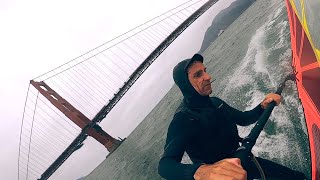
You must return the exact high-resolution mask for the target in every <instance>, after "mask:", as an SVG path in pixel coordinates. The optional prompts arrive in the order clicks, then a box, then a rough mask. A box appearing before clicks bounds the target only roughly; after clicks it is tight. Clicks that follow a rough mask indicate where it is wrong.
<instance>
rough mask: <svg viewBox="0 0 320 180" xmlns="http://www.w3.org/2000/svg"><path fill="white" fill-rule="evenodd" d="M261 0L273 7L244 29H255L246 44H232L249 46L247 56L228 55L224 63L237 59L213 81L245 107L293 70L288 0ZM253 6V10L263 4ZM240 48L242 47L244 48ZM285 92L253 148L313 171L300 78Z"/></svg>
mask: <svg viewBox="0 0 320 180" xmlns="http://www.w3.org/2000/svg"><path fill="white" fill-rule="evenodd" d="M257 3H260V2H257ZM260 4H261V6H260V7H263V5H266V4H268V6H269V7H270V8H268V9H267V11H266V12H265V14H266V15H265V17H261V18H260V20H261V21H262V22H263V23H259V25H254V26H256V28H255V29H256V30H254V31H253V30H252V29H251V30H249V29H248V30H244V31H243V32H244V33H249V32H248V31H251V32H252V33H251V34H252V36H251V37H250V38H249V43H248V46H247V48H245V49H240V50H239V49H238V48H237V46H233V48H234V51H243V50H245V54H244V56H243V57H234V58H232V57H231V58H228V59H225V60H226V61H227V60H228V61H227V62H225V63H233V65H231V66H229V67H230V68H224V69H221V71H223V72H221V73H219V74H223V77H220V76H219V77H216V78H217V79H219V80H217V81H216V82H214V84H213V86H215V85H216V89H215V92H216V93H215V94H216V95H217V96H219V97H221V98H222V99H224V100H226V101H227V102H228V103H229V104H231V105H233V106H234V107H237V108H238V109H242V110H250V109H252V108H254V107H255V106H256V105H257V104H258V103H260V102H261V100H262V99H263V97H264V95H265V94H267V93H270V92H275V90H276V87H277V85H278V84H279V83H280V82H281V81H282V80H283V79H284V77H285V76H286V75H288V74H290V73H291V72H292V69H291V49H290V48H291V45H290V34H289V32H290V30H289V22H288V19H287V11H286V7H285V5H284V3H282V2H278V1H276V0H273V1H269V2H268V3H260ZM251 10H252V11H253V12H254V11H255V10H259V8H257V9H251ZM253 12H252V13H248V16H247V18H241V19H239V20H238V22H237V23H239V24H246V22H244V21H247V19H248V18H249V19H250V18H255V17H254V15H255V14H256V13H253ZM241 21H243V22H241ZM252 23H254V22H252ZM228 31H229V32H231V31H234V32H235V31H237V27H236V26H232V27H230V29H228ZM221 38H223V37H221ZM212 53H216V54H215V57H216V56H218V54H219V51H210V50H208V51H207V52H206V54H207V55H208V56H210V55H211V54H212ZM241 53H243V52H239V54H241ZM230 60H231V61H230ZM239 60H240V61H239ZM208 64H210V63H208ZM213 74H214V71H213ZM282 95H283V101H282V104H281V105H280V106H278V107H276V108H275V109H274V112H273V113H272V116H271V117H270V119H269V122H268V123H267V124H266V127H265V129H264V131H263V132H262V134H261V135H260V137H259V139H258V141H257V145H256V146H255V147H254V149H253V152H254V154H255V155H257V156H261V157H265V158H268V159H273V160H274V161H277V162H279V163H281V164H283V165H286V166H289V167H291V168H293V169H296V170H300V171H303V172H304V173H305V174H309V171H310V158H309V157H310V155H309V143H308V140H307V130H306V125H305V119H304V116H303V109H302V106H301V103H300V101H299V99H298V96H297V90H296V86H295V83H294V82H289V83H288V85H287V87H286V89H285V90H284V92H283V94H282ZM251 128H252V126H250V127H248V128H241V127H240V128H239V131H240V134H241V135H242V136H245V135H247V134H248V133H249V132H250V129H251Z"/></svg>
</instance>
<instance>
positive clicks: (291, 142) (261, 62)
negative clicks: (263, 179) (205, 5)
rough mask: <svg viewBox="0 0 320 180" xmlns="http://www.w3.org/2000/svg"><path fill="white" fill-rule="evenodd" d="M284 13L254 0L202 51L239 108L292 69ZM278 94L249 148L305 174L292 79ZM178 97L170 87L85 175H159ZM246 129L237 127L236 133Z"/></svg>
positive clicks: (304, 143) (218, 88)
mask: <svg viewBox="0 0 320 180" xmlns="http://www.w3.org/2000/svg"><path fill="white" fill-rule="evenodd" d="M286 13H287V12H286V9H285V5H284V2H282V1H278V0H272V1H263V0H260V1H257V2H255V3H254V4H253V5H252V6H251V7H250V8H249V9H248V10H247V11H246V12H245V13H244V14H242V15H241V17H239V18H238V19H237V20H236V21H235V22H234V23H233V24H232V25H231V26H230V27H229V28H227V29H226V30H225V31H224V33H222V34H221V35H220V36H219V37H218V38H217V39H216V41H215V42H214V43H213V44H212V45H211V46H210V47H209V48H208V49H207V50H206V51H205V52H204V53H203V55H204V57H205V64H206V65H207V66H208V71H209V73H210V74H212V77H213V79H216V81H214V82H213V92H214V93H213V94H214V95H215V96H218V97H220V98H222V99H223V100H225V101H226V102H227V103H228V104H230V105H232V106H233V107H235V108H237V109H239V110H247V109H251V108H253V107H254V106H256V105H257V104H258V103H259V102H261V101H262V99H263V98H264V95H265V94H267V93H270V92H274V91H275V89H276V87H277V84H278V83H280V82H281V81H282V79H283V78H284V77H285V76H286V75H287V74H289V73H291V71H292V70H291V49H290V34H289V33H290V31H289V24H288V19H287V14H286ZM169 73H171V72H169ZM282 95H283V99H284V100H283V102H282V105H280V106H278V107H276V108H275V110H274V112H273V113H272V116H271V118H270V120H269V122H268V123H267V125H266V127H265V130H264V131H263V132H262V134H261V137H260V138H259V139H258V141H257V146H255V147H254V149H253V153H254V154H255V155H257V156H260V157H263V158H267V159H271V160H273V161H275V162H278V163H280V164H283V165H285V166H288V167H290V168H292V169H295V170H300V171H302V172H304V173H305V174H307V175H308V176H309V171H310V155H309V149H308V146H309V145H308V139H307V132H306V128H305V127H306V126H305V120H304V116H303V109H302V107H301V104H300V102H299V99H298V97H297V90H296V87H295V83H290V84H288V86H287V88H286V89H285V90H284V92H283V94H282ZM181 99H182V95H181V93H180V91H179V90H178V88H177V87H176V86H174V87H173V88H172V89H171V90H170V91H169V93H168V94H167V95H166V96H165V97H164V98H163V99H162V100H161V101H160V102H159V104H158V105H157V106H156V107H155V108H154V109H153V110H152V112H151V113H150V114H149V115H148V116H147V117H146V118H145V120H144V121H143V122H142V123H141V124H140V125H139V126H138V127H137V128H136V129H135V130H134V131H133V132H132V133H131V134H130V136H128V138H127V139H126V140H125V141H124V142H123V144H122V145H121V146H120V147H119V148H118V149H117V150H116V151H115V152H114V153H112V154H111V155H110V156H109V157H108V158H107V159H106V160H105V161H104V162H103V163H101V164H100V165H99V166H98V167H97V168H96V169H95V170H94V171H93V172H92V173H90V174H89V175H88V176H87V177H86V179H124V180H126V179H161V177H160V176H159V175H158V173H157V166H158V162H159V159H160V157H161V154H162V153H163V147H164V142H165V139H166V133H167V128H168V125H169V123H170V121H171V119H172V117H173V114H174V111H175V109H176V108H177V106H178V105H179V104H180V102H181ZM250 129H251V128H250V127H248V128H240V132H241V135H242V136H244V135H246V134H248V133H249V130H250ZM184 162H185V163H188V159H187V158H185V160H184Z"/></svg>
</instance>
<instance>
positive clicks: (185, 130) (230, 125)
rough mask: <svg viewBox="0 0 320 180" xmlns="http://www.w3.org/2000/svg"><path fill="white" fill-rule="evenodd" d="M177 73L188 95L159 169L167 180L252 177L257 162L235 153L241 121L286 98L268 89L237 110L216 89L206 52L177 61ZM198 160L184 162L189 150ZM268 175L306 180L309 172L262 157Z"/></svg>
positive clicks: (251, 119) (256, 174)
mask: <svg viewBox="0 0 320 180" xmlns="http://www.w3.org/2000/svg"><path fill="white" fill-rule="evenodd" d="M173 78H174V81H175V83H176V84H177V85H178V87H179V88H180V90H181V92H182V94H183V96H184V99H183V102H182V103H181V105H180V106H179V108H178V109H177V111H176V114H175V116H174V118H173V120H172V122H171V124H170V126H169V128H168V133H167V140H166V145H165V148H164V154H163V156H162V158H161V160H160V162H159V167H158V171H159V174H160V175H161V176H162V177H164V178H166V179H177V180H180V179H214V180H217V179H239V180H240V179H241V180H243V179H247V178H248V179H252V178H259V177H260V173H259V171H258V169H257V168H256V166H255V165H254V164H253V163H252V164H250V165H249V166H248V167H246V170H244V169H243V167H242V166H241V162H240V160H239V159H237V158H231V157H232V156H233V154H234V152H235V150H236V149H237V148H238V147H239V141H240V140H241V138H240V137H239V135H238V130H237V126H236V124H238V125H241V126H247V125H249V124H252V123H254V122H256V121H257V120H258V118H259V117H260V115H261V114H262V113H263V110H264V109H265V108H266V107H267V105H268V104H269V103H270V102H272V101H275V102H276V104H277V105H278V104H279V103H280V101H281V97H280V96H279V95H277V94H273V93H271V94H268V95H267V96H266V97H265V99H264V100H263V101H262V102H261V104H258V105H257V106H256V107H255V108H254V109H252V110H250V111H245V112H242V111H238V110H236V109H234V108H232V107H230V106H229V105H228V104H226V103H225V102H224V101H222V100H221V99H219V98H216V97H209V95H210V94H211V93H212V88H211V83H210V80H211V76H210V75H209V74H208V73H207V72H206V67H205V66H204V65H203V57H202V56H201V55H199V54H195V55H194V56H193V57H192V58H191V59H186V60H184V61H182V62H180V63H178V64H177V65H176V66H175V68H174V70H173ZM185 151H186V152H187V153H188V155H189V157H190V159H191V160H192V162H193V164H181V159H182V157H183V154H184V152H185ZM257 159H258V161H259V163H260V165H261V166H262V168H263V170H264V171H265V175H266V176H267V177H270V176H277V177H278V178H280V179H292V177H294V179H304V175H303V174H302V173H299V172H295V171H293V170H290V169H288V168H286V167H284V166H282V165H279V164H276V163H273V162H271V161H268V160H264V159H261V158H257Z"/></svg>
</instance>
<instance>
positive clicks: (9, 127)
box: [0, 0, 233, 179]
mask: <svg viewBox="0 0 320 180" xmlns="http://www.w3.org/2000/svg"><path fill="white" fill-rule="evenodd" d="M232 1H233V0H224V1H223V2H227V3H225V4H224V3H220V5H219V6H221V7H223V6H227V5H228V4H230V2H232ZM183 2H186V0H175V1H172V0H162V1H147V0H137V1H110V0H107V1H102V0H101V1H99V0H91V1H83V0H77V1H75V0H69V1H62V0H56V1H40V0H29V1H19V0H10V1H9V0H0V25H1V28H0V63H1V66H0V68H1V70H0V80H1V83H2V85H1V86H0V98H1V103H0V119H1V122H2V124H1V126H0V141H1V142H2V146H1V148H0V159H1V161H0V179H17V165H18V148H19V135H20V126H21V119H22V114H23V108H24V102H25V97H26V93H27V88H28V85H29V81H30V80H31V79H33V78H35V77H37V76H39V75H41V74H43V73H45V72H47V71H49V70H51V69H53V68H55V67H57V66H59V65H61V64H63V63H65V62H67V61H69V60H71V59H73V58H75V57H77V56H79V55H81V54H83V53H85V52H87V51H89V50H91V49H93V48H95V47H97V46H99V45H101V44H103V43H104V42H107V41H108V40H110V39H112V38H114V37H116V36H118V35H120V34H122V33H124V32H126V31H128V30H130V29H132V28H134V27H136V26H138V25H140V24H142V23H144V22H146V21H147V20H150V19H152V18H153V17H156V16H157V15H159V14H162V13H164V12H166V11H168V10H170V9H172V8H173V7H176V6H178V5H179V4H182V3H183ZM215 13H217V11H216V12H215ZM212 15H213V14H211V17H212ZM201 23H202V24H201ZM204 24H206V26H209V25H210V23H209V24H208V23H204ZM198 25H199V26H202V25H203V22H199V23H198ZM189 31H190V32H189V34H192V31H194V32H196V31H195V29H193V30H192V28H191V29H190V30H189ZM194 32H193V34H194ZM200 34H201V33H200ZM200 36H204V31H203V32H202V35H200ZM183 38H186V35H185V36H181V37H180V39H181V41H180V42H181V44H185V45H186V43H183V41H184V40H183ZM192 38H197V37H190V39H192ZM197 39H198V42H197V43H198V45H199V47H192V48H193V49H192V48H191V49H190V54H187V55H189V56H191V55H192V54H194V53H195V52H194V51H196V48H200V44H199V43H201V40H199V38H197ZM181 44H180V45H181ZM172 46H178V47H180V48H181V46H179V44H175V45H174V44H173V45H172ZM187 48H188V47H185V49H184V48H181V49H183V50H185V51H187V50H188V49H187ZM172 53H174V51H173V49H171V50H170V49H168V51H167V52H165V53H163V54H162V55H161V56H163V58H170V57H172ZM177 58H181V57H180V56H179V57H177ZM168 66H169V65H168ZM151 70H152V69H151ZM151 70H150V71H151ZM153 78H155V77H153ZM167 78H171V77H169V76H168V77H167ZM153 81H155V79H151V80H150V81H149V82H153ZM170 83H172V81H171V82H170ZM137 84H138V85H137V86H139V83H137ZM145 86H150V87H151V86H152V85H151V84H145ZM132 93H134V92H132ZM162 93H165V92H162ZM135 99H139V97H136V98H135ZM135 99H133V101H134V100H135ZM155 103H156V102H154V104H155ZM119 104H120V103H119ZM119 106H121V104H120V105H119ZM114 111H115V113H114V114H117V110H114ZM109 122H110V121H109ZM136 125H137V123H136V124H131V127H130V128H129V129H133V127H134V126H136ZM119 128H120V127H116V126H115V127H112V129H109V131H110V130H111V131H114V132H115V131H118V130H119ZM127 134H128V133H127ZM117 135H118V134H117ZM124 135H126V133H125V132H123V133H122V134H121V133H119V136H124ZM116 137H118V136H116ZM87 144H88V145H87V146H88V147H89V146H90V144H97V143H96V142H93V141H88V143H87ZM92 146H93V147H95V145H92ZM94 150H95V151H96V152H97V154H99V153H100V154H106V150H105V149H104V148H103V147H101V146H100V148H98V149H94ZM83 151H86V149H85V150H83ZM87 151H90V149H87ZM91 151H92V149H91ZM77 153H81V152H77ZM76 157H77V156H76V155H75V156H74V157H72V156H71V157H70V159H71V160H70V162H77V161H76V160H75V159H76ZM82 157H83V156H82ZM72 158H74V161H73V160H72ZM86 158H87V159H86ZM88 158H89V156H88V157H83V159H84V160H88V161H90V160H92V159H88ZM102 160H103V159H102ZM102 160H96V161H97V162H96V164H99V163H100V162H101V161H102ZM93 161H94V160H93ZM66 166H73V165H72V164H69V165H68V164H67V165H66ZM62 169H63V168H62ZM80 170H81V169H80ZM66 171H67V170H65V171H64V170H60V171H57V174H58V175H59V174H66V173H68V172H66ZM89 172H90V171H89ZM86 173H87V172H85V173H84V174H79V175H77V176H78V177H80V176H82V175H86ZM58 175H57V176H55V178H53V179H59V177H62V176H58ZM70 177H71V176H70ZM72 177H73V178H74V177H75V176H72Z"/></svg>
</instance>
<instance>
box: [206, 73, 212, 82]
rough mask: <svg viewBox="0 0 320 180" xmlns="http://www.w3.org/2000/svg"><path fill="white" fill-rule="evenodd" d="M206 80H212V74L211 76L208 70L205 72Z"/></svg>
mask: <svg viewBox="0 0 320 180" xmlns="http://www.w3.org/2000/svg"><path fill="white" fill-rule="evenodd" d="M204 80H206V81H210V80H211V76H210V74H209V73H207V72H206V73H205V75H204Z"/></svg>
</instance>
